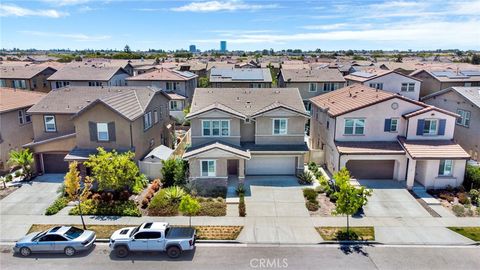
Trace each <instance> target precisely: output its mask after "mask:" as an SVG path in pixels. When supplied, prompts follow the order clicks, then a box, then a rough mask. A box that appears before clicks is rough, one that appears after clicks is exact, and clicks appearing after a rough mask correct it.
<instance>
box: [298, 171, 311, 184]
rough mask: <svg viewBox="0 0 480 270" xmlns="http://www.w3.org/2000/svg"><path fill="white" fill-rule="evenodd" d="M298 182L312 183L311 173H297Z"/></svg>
mask: <svg viewBox="0 0 480 270" xmlns="http://www.w3.org/2000/svg"><path fill="white" fill-rule="evenodd" d="M298 183H299V184H300V185H308V184H311V183H313V175H312V174H311V173H309V172H302V173H300V174H299V175H298Z"/></svg>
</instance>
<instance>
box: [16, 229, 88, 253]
mask: <svg viewBox="0 0 480 270" xmlns="http://www.w3.org/2000/svg"><path fill="white" fill-rule="evenodd" d="M95 239H96V235H95V232H93V231H89V230H82V229H79V228H77V227H72V226H58V227H53V228H51V229H49V230H46V231H43V232H34V233H30V234H28V235H26V236H25V237H23V238H22V239H20V240H18V241H17V242H16V243H15V246H14V247H13V251H14V252H18V253H20V254H21V255H22V256H24V257H27V256H29V255H30V254H32V253H37V252H38V253H65V255H67V256H73V255H75V254H76V253H77V252H79V251H84V250H88V249H90V248H91V247H92V246H93V243H94V242H95Z"/></svg>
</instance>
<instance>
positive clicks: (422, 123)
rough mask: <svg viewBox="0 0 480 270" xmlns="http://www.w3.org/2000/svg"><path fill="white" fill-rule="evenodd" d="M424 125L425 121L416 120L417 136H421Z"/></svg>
mask: <svg viewBox="0 0 480 270" xmlns="http://www.w3.org/2000/svg"><path fill="white" fill-rule="evenodd" d="M424 125H425V120H423V119H418V122H417V135H423V126H424Z"/></svg>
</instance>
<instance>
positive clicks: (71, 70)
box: [48, 64, 130, 89]
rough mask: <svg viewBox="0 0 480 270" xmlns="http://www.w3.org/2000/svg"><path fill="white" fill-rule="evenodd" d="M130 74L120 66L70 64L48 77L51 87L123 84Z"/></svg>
mask: <svg viewBox="0 0 480 270" xmlns="http://www.w3.org/2000/svg"><path fill="white" fill-rule="evenodd" d="M128 76H130V75H129V74H128V73H127V71H125V70H124V69H123V68H121V67H115V66H96V65H88V66H86V65H82V64H70V65H66V66H64V67H62V68H61V69H59V70H58V71H57V72H55V73H54V74H53V75H52V76H50V77H49V78H48V81H49V82H50V85H51V88H52V89H57V88H61V87H65V86H90V87H95V86H105V87H106V86H125V85H126V83H125V79H126V78H127V77H128Z"/></svg>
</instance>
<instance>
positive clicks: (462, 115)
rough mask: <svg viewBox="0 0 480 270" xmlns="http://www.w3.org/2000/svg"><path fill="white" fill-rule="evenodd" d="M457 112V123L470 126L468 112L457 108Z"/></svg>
mask: <svg viewBox="0 0 480 270" xmlns="http://www.w3.org/2000/svg"><path fill="white" fill-rule="evenodd" d="M457 114H459V115H460V118H457V125H460V126H464V127H469V126H470V112H469V111H465V110H461V109H458V110H457Z"/></svg>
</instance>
